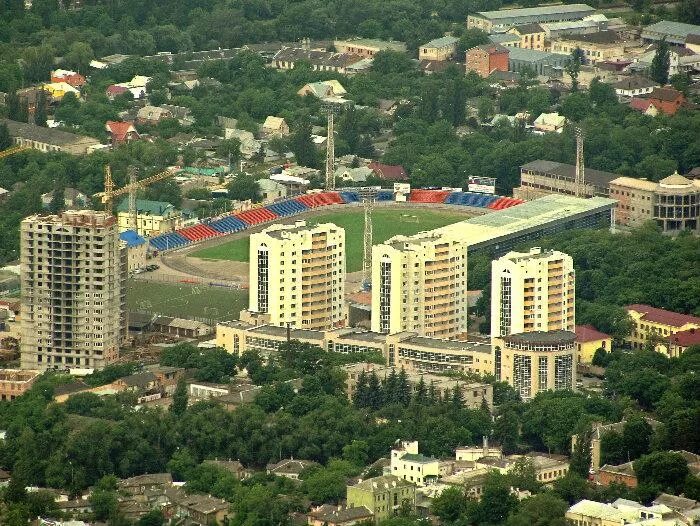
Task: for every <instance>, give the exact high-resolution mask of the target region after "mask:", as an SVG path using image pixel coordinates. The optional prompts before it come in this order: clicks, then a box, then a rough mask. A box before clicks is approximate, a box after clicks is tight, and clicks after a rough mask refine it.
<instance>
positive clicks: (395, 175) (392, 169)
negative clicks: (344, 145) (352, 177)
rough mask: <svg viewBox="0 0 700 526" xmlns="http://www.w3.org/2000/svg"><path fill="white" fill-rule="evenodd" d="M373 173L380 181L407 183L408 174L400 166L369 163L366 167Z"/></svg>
mask: <svg viewBox="0 0 700 526" xmlns="http://www.w3.org/2000/svg"><path fill="white" fill-rule="evenodd" d="M367 167H368V168H371V169H372V171H373V172H374V175H376V176H377V177H379V178H380V179H381V180H382V181H390V182H397V183H398V182H404V181H408V173H407V172H406V169H405V168H404V167H403V166H401V165H400V164H383V163H379V162H371V163H369V164H368V165H367Z"/></svg>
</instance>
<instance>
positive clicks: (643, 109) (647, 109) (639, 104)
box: [629, 97, 659, 117]
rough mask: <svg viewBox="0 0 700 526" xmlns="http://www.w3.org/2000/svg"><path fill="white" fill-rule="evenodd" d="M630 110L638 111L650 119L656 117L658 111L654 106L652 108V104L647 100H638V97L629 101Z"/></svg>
mask: <svg viewBox="0 0 700 526" xmlns="http://www.w3.org/2000/svg"><path fill="white" fill-rule="evenodd" d="M629 106H630V109H633V110H634V111H638V112H639V113H643V114H644V115H648V116H650V117H656V116H657V115H658V114H659V110H658V108H657V107H656V106H654V103H653V102H652V101H650V100H649V99H640V98H638V97H634V98H632V100H630V104H629Z"/></svg>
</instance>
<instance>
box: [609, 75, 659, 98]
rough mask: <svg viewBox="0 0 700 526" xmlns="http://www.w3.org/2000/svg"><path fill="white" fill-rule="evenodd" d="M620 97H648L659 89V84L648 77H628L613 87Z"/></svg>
mask: <svg viewBox="0 0 700 526" xmlns="http://www.w3.org/2000/svg"><path fill="white" fill-rule="evenodd" d="M612 86H613V88H615V93H616V94H617V96H618V97H620V98H623V97H625V98H626V97H638V96H640V95H647V94H649V93H651V92H652V91H654V88H656V87H658V84H657V83H656V82H654V81H653V80H651V79H648V78H646V77H627V78H624V79H622V80H619V81H617V82H615V83H614V84H613V85H612Z"/></svg>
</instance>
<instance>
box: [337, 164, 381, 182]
mask: <svg viewBox="0 0 700 526" xmlns="http://www.w3.org/2000/svg"><path fill="white" fill-rule="evenodd" d="M371 175H374V170H372V169H371V168H370V167H369V166H358V167H357V168H349V167H347V166H339V167H338V168H336V170H335V177H336V178H340V179H342V180H343V181H344V182H350V183H364V182H365V181H367V177H369V176H371Z"/></svg>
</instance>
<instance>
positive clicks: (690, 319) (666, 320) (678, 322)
mask: <svg viewBox="0 0 700 526" xmlns="http://www.w3.org/2000/svg"><path fill="white" fill-rule="evenodd" d="M625 310H627V311H630V310H633V311H636V312H639V313H641V314H642V317H641V318H642V319H643V320H645V321H650V322H655V323H661V324H664V325H670V326H671V327H682V326H683V325H686V324H696V325H698V326H700V318H698V317H697V316H691V315H690V314H681V313H679V312H672V311H669V310H664V309H657V308H656V307H652V306H650V305H643V304H639V303H635V304H632V305H627V306H626V307H625Z"/></svg>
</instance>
